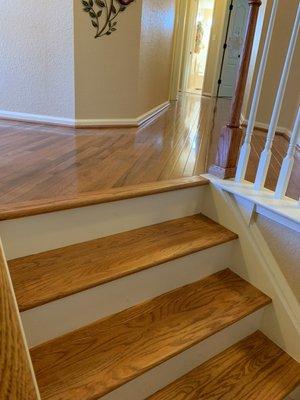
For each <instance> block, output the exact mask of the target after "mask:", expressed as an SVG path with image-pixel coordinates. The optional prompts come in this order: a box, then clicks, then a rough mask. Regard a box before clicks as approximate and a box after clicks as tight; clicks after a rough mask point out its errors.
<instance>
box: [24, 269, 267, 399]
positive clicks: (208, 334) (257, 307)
mask: <svg viewBox="0 0 300 400" xmlns="http://www.w3.org/2000/svg"><path fill="white" fill-rule="evenodd" d="M225 272H226V273H230V274H232V276H233V275H235V276H236V277H237V275H236V274H234V273H233V272H232V271H230V270H229V269H226V270H224V271H221V272H219V273H216V274H214V275H218V274H221V273H225ZM208 278H209V277H207V278H204V279H202V280H200V281H198V282H196V283H192V284H188V285H185V286H183V287H181V288H177V289H174V290H172V291H170V292H167V293H164V294H162V295H160V296H157V297H156V298H154V299H159V298H160V297H162V296H164V295H166V294H170V293H175V292H178V291H180V290H183V289H186V288H188V287H190V286H192V285H195V284H199V282H201V281H204V280H206V279H208ZM239 279H241V278H239ZM241 280H242V279H241ZM242 281H244V280H242ZM245 282H246V281H245ZM246 283H247V284H248V285H250V286H251V287H253V286H252V285H251V284H249V283H248V282H246ZM256 290H257V289H256ZM258 292H260V293H261V296H262V298H261V299H260V303H261V304H257V305H255V306H252V308H251V311H250V310H245V311H241V312H240V313H239V315H235V316H234V317H233V319H232V320H230V322H228V321H227V322H223V324H221V325H220V326H218V327H216V328H213V330H212V331H211V332H206V334H202V336H201V335H200V336H201V337H200V336H199V337H197V338H196V339H194V340H192V341H190V342H189V344H185V345H183V346H181V348H178V349H177V350H176V351H172V352H170V353H169V354H166V355H164V356H162V357H160V358H159V359H157V360H154V361H153V362H152V363H148V365H146V366H145V367H143V368H140V369H139V370H138V371H135V373H134V374H132V375H131V376H130V378H128V377H127V378H124V379H123V380H119V382H118V383H115V384H114V385H111V386H110V387H109V388H107V389H105V390H104V391H102V392H101V393H100V394H99V393H96V394H95V395H94V396H86V397H84V398H85V399H86V400H96V399H98V398H99V397H101V396H105V395H106V394H108V393H110V392H112V391H113V390H115V389H117V388H118V387H120V386H122V385H123V384H125V383H127V382H130V381H132V380H133V379H135V378H137V377H138V376H140V375H142V374H143V373H144V372H146V371H148V370H151V369H153V368H155V367H156V366H158V365H160V364H162V363H164V362H166V361H168V360H169V359H171V358H173V357H175V356H176V355H178V354H180V353H182V352H184V351H186V350H188V349H190V348H192V347H193V346H195V345H197V344H199V343H200V342H202V341H204V340H205V339H207V338H208V337H211V336H213V335H215V334H216V333H218V332H220V331H221V330H223V329H225V328H227V327H229V326H231V325H233V324H235V323H236V322H238V321H240V320H242V319H244V318H245V317H247V316H248V315H250V314H252V313H255V312H256V311H258V310H260V309H262V308H264V307H266V306H267V305H269V304H270V303H271V301H272V300H271V299H270V298H269V297H268V296H267V295H265V294H263V293H262V292H261V291H258ZM154 299H150V300H146V301H144V302H143V303H141V304H139V306H140V305H141V306H145V305H146V304H147V303H148V304H149V303H150V302H151V301H152V300H154ZM135 307H137V306H133V307H130V308H129V309H127V310H133V309H134V308H135ZM127 310H123V311H120V312H118V313H116V314H114V315H113V317H116V316H118V315H121V314H122V313H124V312H125V311H127ZM111 317H112V316H108V317H105V318H103V319H101V320H99V321H96V322H94V323H92V324H89V325H88V326H87V327H88V328H89V329H90V330H92V328H93V326H96V325H97V324H102V323H103V322H105V321H107V320H109V319H110V318H111ZM87 327H83V328H79V329H76V330H75V331H73V332H71V334H73V333H79V332H80V331H81V330H83V329H86V328H87ZM69 335H70V333H67V334H65V335H63V336H62V337H60V338H59V339H63V338H64V337H68V336H69ZM56 340H57V338H56V339H51V340H49V341H47V342H46V343H44V344H41V345H38V346H36V347H34V348H33V349H31V352H38V351H39V350H40V349H42V348H43V347H44V346H47V345H49V344H51V343H55V341H56ZM47 398H48V397H47ZM51 398H52V396H50V397H49V399H51Z"/></svg>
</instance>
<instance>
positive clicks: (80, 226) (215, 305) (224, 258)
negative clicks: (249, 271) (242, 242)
mask: <svg viewBox="0 0 300 400" xmlns="http://www.w3.org/2000/svg"><path fill="white" fill-rule="evenodd" d="M208 190H209V185H208V182H207V181H205V182H204V180H203V181H202V182H201V185H199V186H198V187H189V188H184V187H183V188H177V190H175V189H174V188H173V189H172V191H170V192H168V193H156V194H152V195H149V196H144V197H139V198H136V197H133V198H132V199H127V200H122V201H118V202H115V203H110V204H97V205H93V206H88V207H82V208H75V209H72V210H65V211H58V210H57V211H55V212H52V213H50V214H42V215H28V216H27V217H25V216H24V217H23V218H16V219H12V220H7V221H3V222H2V223H1V224H2V225H1V224H0V229H1V235H2V238H3V242H4V248H5V249H6V250H7V252H6V253H7V255H9V256H8V257H7V258H8V259H9V260H8V266H9V270H10V275H11V279H12V282H13V286H14V291H15V295H16V299H17V302H18V306H19V310H20V314H21V318H22V324H23V327H24V330H25V334H26V339H27V343H28V346H29V348H30V356H31V361H32V364H33V368H34V372H35V377H36V379H37V383H38V387H39V391H40V395H41V399H42V400H71V399H72V400H92V399H104V400H145V399H148V400H171V399H172V400H199V399H203V400H206V399H222V400H233V399H234V400H242V399H243V400H245V399H247V400H250V399H251V400H252V399H253V400H254V399H255V400H257V399H261V400H279V399H285V398H286V396H288V395H289V393H291V392H292V391H293V390H294V389H295V388H296V387H297V385H298V384H299V383H300V365H299V364H298V363H297V362H296V361H295V360H294V359H293V358H291V357H290V356H289V355H288V354H287V353H285V352H284V351H283V350H282V349H281V348H279V347H278V346H277V345H276V344H274V343H273V342H272V341H271V340H270V339H269V338H267V337H266V336H265V335H264V334H263V333H262V332H261V331H260V329H261V326H262V324H261V321H262V319H263V318H264V313H265V312H266V310H268V309H269V308H270V307H273V306H272V299H271V298H270V297H269V296H267V295H266V294H264V293H263V292H262V291H260V290H258V289H257V288H255V287H254V286H253V285H251V284H250V283H249V282H247V281H246V280H244V279H243V278H242V277H241V276H239V274H237V273H236V271H237V267H236V266H235V268H234V271H235V272H234V271H233V269H232V268H231V264H232V262H233V261H232V260H233V258H232V254H233V253H234V252H235V251H236V248H237V247H236V246H238V245H239V238H238V236H237V234H236V233H234V232H231V231H230V230H228V229H226V228H225V227H223V226H221V225H220V224H218V223H217V222H215V221H213V220H212V219H210V218H209V217H207V216H206V215H204V214H203V211H204V208H203V200H204V199H205V198H206V196H207V195H208ZM100 217H101V218H100ZM74 221H75V222H74ZM141 221H142V225H141ZM107 222H109V223H107ZM95 226H96V228H95ZM99 226H101V231H100V230H99ZM13 232H15V234H13ZM22 232H23V233H22ZM26 232H27V235H26V234H25V233H26ZM21 234H22V235H23V236H22V243H21V244H20V246H18V242H16V238H18V237H19V238H20V235H21ZM18 235H19V236H18ZM14 247H15V249H14Z"/></svg>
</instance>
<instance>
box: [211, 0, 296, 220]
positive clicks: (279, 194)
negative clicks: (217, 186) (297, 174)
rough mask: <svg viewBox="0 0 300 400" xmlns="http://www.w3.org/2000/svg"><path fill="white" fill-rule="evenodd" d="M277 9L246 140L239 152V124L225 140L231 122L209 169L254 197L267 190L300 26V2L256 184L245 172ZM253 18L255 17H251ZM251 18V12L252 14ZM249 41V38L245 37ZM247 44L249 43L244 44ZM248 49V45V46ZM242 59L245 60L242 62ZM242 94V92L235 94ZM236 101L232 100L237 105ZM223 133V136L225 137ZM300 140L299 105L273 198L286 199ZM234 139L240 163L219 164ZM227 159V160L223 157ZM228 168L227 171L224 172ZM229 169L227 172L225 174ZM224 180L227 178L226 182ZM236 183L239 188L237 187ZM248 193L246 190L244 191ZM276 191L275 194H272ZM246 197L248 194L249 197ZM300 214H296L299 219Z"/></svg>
mask: <svg viewBox="0 0 300 400" xmlns="http://www.w3.org/2000/svg"><path fill="white" fill-rule="evenodd" d="M277 11H278V0H273V6H272V12H271V16H270V21H269V26H268V31H267V35H266V38H265V43H264V49H263V53H262V57H261V62H260V67H259V71H258V75H257V81H256V86H255V91H254V95H253V101H252V105H251V110H250V115H249V119H248V124H247V130H246V135H245V139H244V142H243V144H242V146H241V150H240V153H239V145H240V143H239V139H237V138H233V136H234V134H236V131H237V130H238V129H240V128H238V124H236V126H235V127H234V129H235V131H232V130H231V136H228V135H227V140H224V135H223V133H224V129H227V128H228V127H229V126H230V125H229V124H228V125H227V127H225V128H223V131H222V133H221V138H220V141H219V148H218V155H217V158H216V165H214V166H212V167H211V168H210V170H209V172H210V173H211V174H212V175H215V176H217V177H221V178H223V179H224V178H235V179H234V181H230V185H229V182H228V184H227V187H230V188H231V190H232V191H234V192H235V193H236V188H237V187H242V184H243V182H244V183H247V193H250V192H249V190H251V196H252V197H253V198H254V197H255V198H256V199H258V198H259V197H261V198H262V197H263V196H262V193H263V191H264V190H265V182H266V177H267V174H268V171H269V167H270V160H271V155H272V146H273V141H274V137H275V133H276V129H277V124H278V120H279V115H280V111H281V107H282V103H283V98H284V93H285V89H286V85H287V81H288V78H289V72H290V68H291V64H292V61H293V56H294V52H295V48H296V43H297V39H298V35H299V26H300V4H299V5H298V9H297V13H296V17H295V21H294V26H293V31H292V35H291V39H290V43H289V47H288V50H287V54H286V58H285V62H284V67H283V71H282V75H281V78H280V82H279V86H278V91H277V95H276V98H275V102H274V107H273V112H272V116H271V120H270V124H269V129H268V133H267V138H266V142H265V147H264V149H263V151H262V153H261V155H260V158H259V163H258V167H257V171H256V177H255V181H254V183H250V182H245V175H246V171H247V167H248V163H249V156H250V150H251V141H252V136H253V131H254V128H255V120H256V115H257V110H258V105H259V100H260V95H261V89H262V83H263V79H264V75H265V71H266V64H267V60H268V54H269V48H270V43H271V40H272V33H273V28H274V23H275V18H276V15H277ZM252 18H253V17H252ZM249 19H251V13H250V17H249ZM246 40H249V39H247V37H246ZM245 46H246V44H245ZM248 48H249V45H248ZM241 62H243V60H242V61H241ZM237 87H238V85H237ZM236 95H238V96H240V94H236ZM234 104H235V102H234V103H233V106H234ZM222 135H223V136H222ZM238 136H241V134H240V132H238ZM299 141H300V107H299V108H298V113H297V116H296V119H295V122H294V126H293V129H292V132H291V135H290V138H289V146H288V150H287V153H286V156H285V158H284V160H283V162H282V165H281V170H280V174H279V177H278V180H277V184H276V189H275V192H271V195H270V193H269V192H268V199H270V196H271V198H272V199H273V200H274V201H276V200H281V202H282V200H284V199H286V192H287V188H288V184H289V181H290V178H291V173H292V169H293V165H294V161H295V154H296V148H297V144H299ZM233 142H234V150H233V151H234V155H232V156H231V159H232V160H233V161H236V160H237V158H238V153H239V159H238V163H237V165H235V164H234V162H233V163H230V162H229V160H228V159H227V160H225V164H223V165H221V164H220V163H219V164H218V161H219V160H220V156H219V153H220V152H223V154H226V153H229V152H230V151H232V149H231V148H232V143H233ZM223 161H224V159H223ZM217 167H221V173H220V169H219V170H218V168H217ZM235 168H236V173H235ZM224 171H225V173H224ZM226 171H227V172H228V173H226ZM224 182H225V181H224ZM234 185H236V187H234ZM244 193H245V191H244ZM272 193H273V194H272ZM246 197H247V196H246ZM294 203H295V202H294ZM289 204H292V200H291V199H289ZM298 206H300V201H299V202H298ZM297 216H298V211H297ZM298 218H299V217H297V219H298Z"/></svg>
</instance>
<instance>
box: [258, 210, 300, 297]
mask: <svg viewBox="0 0 300 400" xmlns="http://www.w3.org/2000/svg"><path fill="white" fill-rule="evenodd" d="M256 222H257V225H258V227H259V229H260V231H261V233H262V235H263V236H264V238H265V240H266V242H267V243H268V245H269V247H270V250H271V251H272V254H273V256H274V257H275V259H276V261H277V263H278V265H279V266H280V268H281V271H282V273H283V275H284V276H285V278H286V280H287V282H288V283H289V285H290V287H291V289H292V290H293V292H294V294H295V296H296V297H297V299H298V300H299V301H300V268H299V267H300V247H299V243H300V233H297V232H295V231H293V230H291V229H289V228H287V227H285V226H283V225H280V224H278V223H276V222H274V221H271V220H270V219H268V218H265V217H263V216H259V215H258V216H257V221H256Z"/></svg>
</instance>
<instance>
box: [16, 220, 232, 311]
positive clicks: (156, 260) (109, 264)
mask: <svg viewBox="0 0 300 400" xmlns="http://www.w3.org/2000/svg"><path fill="white" fill-rule="evenodd" d="M236 238H237V235H236V234H235V233H233V232H231V231H229V230H227V229H226V228H224V227H222V226H221V225H219V224H217V223H215V222H214V221H212V220H210V219H209V218H207V217H205V216H203V215H193V216H190V217H185V218H180V219H175V220H172V221H167V222H163V223H160V224H156V225H152V226H148V227H143V228H139V229H135V230H132V231H128V232H122V233H119V234H116V235H112V236H107V237H104V238H100V239H96V240H92V241H88V242H85V243H79V244H75V245H71V246H67V247H64V248H61V249H56V250H51V251H47V252H43V253H39V254H33V255H31V256H27V257H22V258H18V259H15V260H11V261H9V268H10V271H11V276H12V280H13V284H14V288H15V292H16V296H17V300H18V304H19V308H20V310H21V311H24V310H27V309H29V308H33V307H36V306H38V305H42V304H45V303H47V302H49V301H52V300H56V299H59V298H62V297H65V296H67V295H70V294H73V293H76V292H79V291H82V290H85V289H88V288H91V287H95V286H97V285H100V284H102V283H105V282H109V281H112V280H114V279H118V278H120V277H122V276H125V275H129V274H132V273H135V272H137V271H140V270H143V269H146V268H150V267H153V266H155V265H158V264H161V263H164V262H166V261H170V260H173V259H176V258H179V257H182V256H185V255H187V254H192V253H195V252H197V251H200V250H204V249H206V248H209V247H212V246H216V245H219V244H222V243H226V242H228V241H230V240H234V239H236Z"/></svg>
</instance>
